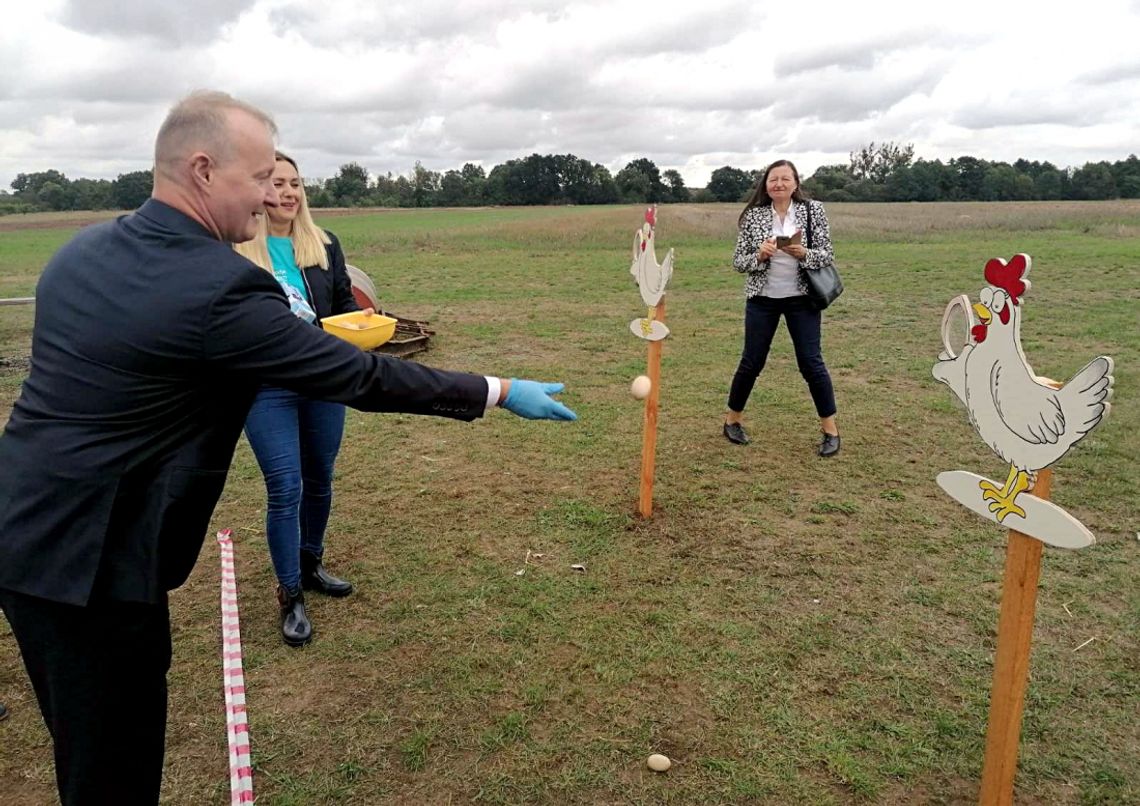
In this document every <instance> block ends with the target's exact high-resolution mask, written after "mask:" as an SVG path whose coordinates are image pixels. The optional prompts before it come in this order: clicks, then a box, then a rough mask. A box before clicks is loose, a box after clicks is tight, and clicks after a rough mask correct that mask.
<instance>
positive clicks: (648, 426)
mask: <svg viewBox="0 0 1140 806" xmlns="http://www.w3.org/2000/svg"><path fill="white" fill-rule="evenodd" d="M653 319H654V321H657V322H664V321H665V297H662V298H661V300H660V301H659V302H658V303H657V307H656V308H655V309H654V311H653ZM662 341H664V339H659V340H658V341H651V342H649V363H648V366H647V368H646V374H647V375H648V376H649V383H650V386H649V397H647V398H645V421H644V426H643V429H642V436H641V490H640V493H639V495H638V499H637V511H638V514H640V515H641V517H643V518H648V517H650V516H652V515H653V472H654V463H655V462H656V460H657V399H658V395H659V392H660V390H661V342H662Z"/></svg>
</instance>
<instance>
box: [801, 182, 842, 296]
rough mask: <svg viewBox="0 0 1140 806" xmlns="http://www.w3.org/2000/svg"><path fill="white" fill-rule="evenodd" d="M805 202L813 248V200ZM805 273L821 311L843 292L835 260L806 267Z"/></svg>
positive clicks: (808, 240) (808, 233)
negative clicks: (818, 266) (813, 266)
mask: <svg viewBox="0 0 1140 806" xmlns="http://www.w3.org/2000/svg"><path fill="white" fill-rule="evenodd" d="M804 203H805V204H806V205H807V248H808V249H811V247H812V243H813V242H812V237H811V202H804ZM804 274H806V275H807V284H808V296H809V297H811V301H812V302H814V303H815V307H817V308H819V309H820V310H821V311H822V310H823V309H824V308H826V307H827V306H828V305H830V304H831V303H833V302H835V300H836V299H838V298H839V295H840V294H842V293H843V278H842V277H840V276H839V270H838V269H836V268H835V263H834V262H832V263H828V264H827V265H826V266H821V267H820V268H818V269H804Z"/></svg>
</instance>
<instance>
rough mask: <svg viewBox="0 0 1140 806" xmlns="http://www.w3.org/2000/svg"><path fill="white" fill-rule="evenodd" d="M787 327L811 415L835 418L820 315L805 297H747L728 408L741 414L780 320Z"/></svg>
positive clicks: (762, 366)
mask: <svg viewBox="0 0 1140 806" xmlns="http://www.w3.org/2000/svg"><path fill="white" fill-rule="evenodd" d="M781 315H783V317H784V321H785V322H787V323H788V333H790V334H791V336H792V346H793V347H794V348H795V351H796V364H797V365H798V366H799V368H800V374H801V375H803V377H804V380H805V381H807V385H808V390H809V391H810V392H811V399H812V401H813V402H814V403H815V411H816V413H817V414H818V415H819V416H820V417H831V416H832V415H834V414H835V411H836V409H835V391H834V390H833V389H832V386H831V375H830V374H829V373H828V371H827V365H826V364H824V363H823V346H822V338H821V334H820V331H821V321H822V317H821V315H820V311H819V310H818V309H817V308H816V307H815V305H813V304H812V301H811V300H810V299H808V298H807V297H805V296H801V297H786V298H783V299H772V298H770V297H749V298H748V304H747V305H746V306H745V308H744V352H743V353H742V354H741V356H740V365H739V366H738V367H737V368H736V374H735V375H733V377H732V388H731V389H730V390H729V393H728V407H729V408H730V409H732V410H733V411H744V405H745V404H746V403H747V402H748V396H749V395H751V394H752V387H753V386H754V385H755V384H756V378H757V377H759V375H760V371H761V370H762V369H764V364H765V363H767V361H768V351H769V350H770V349H771V348H772V338H773V337H774V336H775V335H776V328H777V327H778V326H779V324H780V316H781Z"/></svg>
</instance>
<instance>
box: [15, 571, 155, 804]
mask: <svg viewBox="0 0 1140 806" xmlns="http://www.w3.org/2000/svg"><path fill="white" fill-rule="evenodd" d="M0 606H2V607H3V608H4V614H5V616H7V618H8V622H9V623H10V624H11V625H12V632H13V634H15V636H16V642H17V643H18V644H19V646H20V652H21V654H22V655H23V658H24V666H25V668H27V670H28V676H29V677H31V679H32V687H33V688H34V689H35V692H36V699H37V700H38V701H39V705H40V711H41V712H42V713H43V717H44V722H45V723H46V724H47V728H48V732H49V733H51V738H52V743H53V745H54V748H55V775H56V782H57V783H58V785H59V797H60V801H62V803H63V804H64V806H88V805H89V804H105V803H115V804H124V805H126V804H130V805H131V806H134V805H135V804H139V805H140V806H141V805H142V804H147V806H149V805H150V804H156V803H158V793H159V788H160V787H161V784H162V761H163V754H164V751H165V743H166V673H167V671H168V670H169V669H170V653H171V648H170V614H169V610H168V608H167V606H166V605H165V604H161V605H155V604H136V603H131V602H104V603H101V604H91V605H89V606H87V607H77V606H75V605H68V604H61V603H59V602H51V601H48V600H46V599H38V598H35V597H32V596H25V595H23V594H19V593H13V592H11V591H2V590H0Z"/></svg>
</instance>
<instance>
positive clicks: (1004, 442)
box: [933, 255, 1113, 548]
mask: <svg viewBox="0 0 1140 806" xmlns="http://www.w3.org/2000/svg"><path fill="white" fill-rule="evenodd" d="M1031 264H1032V261H1031V260H1030V258H1029V255H1015V256H1014V257H1013V258H1012V259H1011V260H1010V261H1009V262H1008V263H1006V261H1004V260H1001V259H999V258H994V259H993V260H990V261H989V262H988V263H986V270H985V277H986V281H987V282H988V283H989V285H987V286H986V287H984V288H983V289H982V290H981V294H980V295H979V297H980V301H979V302H978V303H976V304H974V305H973V306H972V308H971V307H969V306H968V300H967V298H966V297H964V296H962V297H958V298H956V299H955V300H953V301H951V303H950V305H949V306H948V307H947V309H946V314H945V316H943V319H942V340H943V345H944V347H945V350H944V351H943V352H942V354H941V355H939V357H938V362H937V363H936V364H935V365H934V368H933V374H934V377H935V378H936V379H937V380H939V381H942V383H944V384H946V385H947V386H949V387H950V389H951V391H953V392H954V394H955V395H957V397H958V399H959V400H961V401H962V402H963V403H964V404H965V406H966V411H967V412H968V413H969V416H970V423H971V424H972V425H973V426H974V429H975V430H976V431H977V432H978V435H979V436H980V437H981V438H982V441H983V442H985V443H986V445H988V446H989V447H990V448H991V449H992V450H993V452H994V453H996V454H997V455H998V456H1000V457H1001V458H1002V459H1003V460H1004V461H1006V462H1008V463H1009V476H1008V477H1007V478H1006V480H1005V483H1004V484H999V483H996V482H993V481H990V480H989V479H985V478H982V477H981V476H978V475H976V474H974V473H967V472H966V471H963V470H956V471H950V472H946V473H940V474H939V475H938V484H939V486H940V487H942V489H944V490H945V491H946V492H947V493H949V494H950V496H951V497H952V498H954V500H956V501H958V502H959V503H960V504H962V505H964V506H966V507H968V508H969V509H971V510H973V511H974V512H976V513H978V514H979V515H982V516H983V517H986V518H989V519H991V520H994V521H996V522H998V523H1000V524H1002V525H1004V526H1009V527H1010V528H1013V529H1016V530H1017V531H1019V532H1021V533H1022V534H1026V535H1029V536H1030V537H1034V538H1036V539H1038V540H1040V541H1041V542H1043V543H1046V544H1048V545H1051V546H1061V547H1063V548H1082V547H1084V546H1088V545H1091V544H1092V543H1093V542H1094V538H1093V536H1092V533H1091V532H1089V530H1088V529H1086V528H1085V527H1084V525H1083V524H1081V523H1080V522H1079V521H1078V520H1077V519H1076V518H1074V517H1073V516H1072V515H1070V514H1069V513H1067V512H1065V510H1063V509H1061V508H1060V507H1058V506H1057V505H1056V504H1053V503H1051V502H1049V501H1044V500H1042V499H1039V498H1036V497H1034V496H1032V495H1029V496H1022V493H1024V492H1027V491H1030V490H1032V488H1033V483H1034V480H1035V478H1036V474H1037V472H1038V471H1039V470H1041V469H1043V468H1046V467H1049V466H1050V465H1052V464H1053V463H1055V462H1056V461H1057V460H1059V459H1060V458H1061V457H1062V456H1064V455H1065V454H1066V453H1068V451H1069V448H1071V447H1073V445H1075V444H1076V443H1078V442H1079V441H1080V440H1081V439H1082V438H1084V436H1085V435H1086V434H1087V433H1088V432H1089V431H1091V430H1092V429H1093V428H1095V427H1096V426H1097V425H1098V424H1099V423H1100V421H1101V420H1103V419H1104V417H1105V416H1106V415H1107V414H1108V411H1109V408H1110V404H1109V399H1110V398H1111V397H1112V382H1113V378H1112V366H1113V365H1112V359H1111V358H1109V357H1108V356H1100V357H1099V358H1095V359H1093V360H1092V361H1090V362H1089V363H1088V364H1086V365H1085V366H1084V368H1082V369H1081V370H1080V371H1079V372H1077V374H1076V375H1074V376H1073V378H1072V379H1071V380H1070V381H1069V382H1068V383H1066V384H1064V385H1063V386H1058V385H1056V384H1050V383H1045V382H1044V379H1041V378H1038V376H1037V375H1035V374H1034V372H1033V369H1032V368H1031V367H1030V366H1029V362H1028V361H1026V360H1025V353H1024V352H1023V351H1022V349H1021V314H1022V310H1023V306H1022V302H1023V298H1024V296H1025V294H1026V293H1027V292H1028V291H1029V286H1030V283H1029V280H1027V279H1025V278H1026V275H1028V274H1029V269H1030V266H1031ZM957 306H960V307H961V308H962V310H963V311H964V312H965V313H966V319H967V322H968V323H969V324H970V325H971V327H970V341H969V343H968V344H966V345H965V346H964V347H963V348H962V351H961V353H959V354H957V355H955V354H954V351H953V350H952V346H951V344H950V338H949V334H948V324H949V319H950V316H951V313H952V311H953V309H954V308H955V307H957ZM973 315H976V316H977V321H976V322H975V321H974V316H973Z"/></svg>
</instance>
